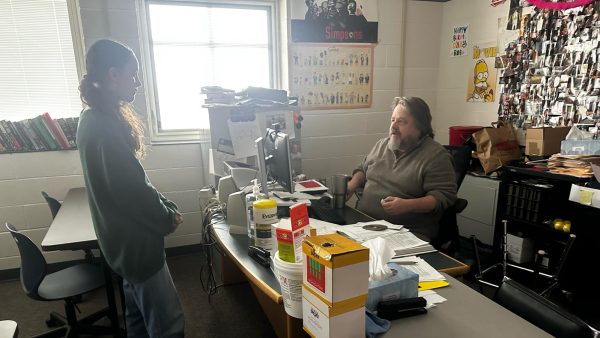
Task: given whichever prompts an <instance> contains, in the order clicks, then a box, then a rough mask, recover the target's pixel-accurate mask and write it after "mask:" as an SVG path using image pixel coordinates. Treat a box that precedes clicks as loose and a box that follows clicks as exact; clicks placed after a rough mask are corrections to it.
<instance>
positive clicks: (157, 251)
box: [77, 40, 184, 338]
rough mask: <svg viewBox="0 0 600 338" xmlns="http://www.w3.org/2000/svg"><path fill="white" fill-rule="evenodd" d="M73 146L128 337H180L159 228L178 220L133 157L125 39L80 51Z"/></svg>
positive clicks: (132, 89) (130, 66)
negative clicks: (120, 293) (119, 290)
mask: <svg viewBox="0 0 600 338" xmlns="http://www.w3.org/2000/svg"><path fill="white" fill-rule="evenodd" d="M86 73H87V74H86V75H85V76H84V77H83V79H82V80H81V83H80V85H79V91H80V96H81V100H82V101H83V103H84V104H85V105H86V106H87V107H86V108H85V109H84V110H83V112H82V113H81V117H80V120H79V127H78V130H77V147H78V148H79V156H80V158H81V164H82V167H83V176H84V179H85V186H86V189H87V195H88V200H89V204H90V208H91V211H92V219H93V221H94V228H95V230H96V235H97V237H98V243H99V245H100V249H101V250H102V254H103V255H104V257H105V259H106V261H107V262H108V265H109V266H110V267H111V268H112V270H113V271H115V272H116V273H118V274H119V275H121V276H122V277H123V289H124V292H125V304H126V314H125V318H126V324H127V333H128V336H129V337H161V338H162V337H183V331H184V319H183V310H182V308H181V303H180V301H179V297H178V296H177V291H176V290H175V285H174V284H173V280H172V278H171V274H170V273H169V268H168V267H167V264H166V262H165V252H164V236H166V235H168V234H170V233H172V232H173V231H175V229H176V228H177V226H178V225H179V224H180V223H181V222H182V221H183V219H182V217H181V215H180V214H179V212H178V211H177V206H176V205H175V203H173V202H171V201H169V200H168V199H166V198H165V197H164V196H163V195H162V194H161V193H159V192H158V191H157V190H156V188H154V186H153V185H152V184H151V183H150V181H149V180H148V177H147V176H146V173H145V172H144V168H142V165H141V164H140V162H139V159H141V158H142V157H143V156H144V135H143V127H142V124H141V122H140V120H139V119H138V117H137V116H136V114H135V112H134V111H133V107H132V105H131V102H133V100H134V98H135V94H136V91H137V88H138V87H139V86H140V85H141V83H140V80H139V78H138V61H137V58H136V57H135V55H134V53H133V52H132V51H131V49H129V48H128V47H126V46H124V45H122V44H120V43H118V42H115V41H112V40H99V41H97V42H95V43H94V44H93V45H92V46H91V47H90V48H89V50H88V52H87V55H86Z"/></svg>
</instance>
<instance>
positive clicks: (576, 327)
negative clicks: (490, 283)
mask: <svg viewBox="0 0 600 338" xmlns="http://www.w3.org/2000/svg"><path fill="white" fill-rule="evenodd" d="M494 300H495V301H496V302H497V303H498V304H500V305H502V306H503V307H505V308H507V309H508V310H510V311H512V312H514V313H515V314H516V315H518V316H520V317H522V318H523V319H525V320H527V321H529V322H530V323H532V324H533V325H535V326H537V327H539V328H540V329H542V330H544V331H546V332H548V333H550V334H551V335H553V336H555V337H593V335H594V333H593V331H592V329H591V328H590V327H589V326H588V325H587V324H586V323H585V322H583V321H582V320H581V319H579V318H578V317H576V316H574V315H572V314H570V313H568V312H567V311H566V310H563V309H562V308H559V307H558V306H557V305H555V304H554V303H552V302H550V301H549V300H547V299H546V298H544V297H542V296H540V295H539V294H537V293H535V292H533V291H532V290H530V289H528V288H526V287H524V286H523V285H521V284H519V283H517V282H515V281H513V280H510V279H507V280H505V281H504V282H503V283H502V285H501V286H500V288H499V289H498V291H497V292H496V295H495V297H494Z"/></svg>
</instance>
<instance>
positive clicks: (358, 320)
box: [302, 285, 366, 338]
mask: <svg viewBox="0 0 600 338" xmlns="http://www.w3.org/2000/svg"><path fill="white" fill-rule="evenodd" d="M365 298H366V295H363V297H362V298H358V299H353V300H350V301H344V302H339V303H335V304H333V305H328V304H326V303H324V302H323V301H322V300H321V299H320V298H319V297H318V296H317V295H316V294H315V293H314V291H312V290H311V289H310V288H309V287H308V286H307V285H303V287H302V324H303V325H302V326H303V329H304V331H306V333H308V334H309V335H310V336H311V337H313V338H363V337H364V336H365V306H364V304H365Z"/></svg>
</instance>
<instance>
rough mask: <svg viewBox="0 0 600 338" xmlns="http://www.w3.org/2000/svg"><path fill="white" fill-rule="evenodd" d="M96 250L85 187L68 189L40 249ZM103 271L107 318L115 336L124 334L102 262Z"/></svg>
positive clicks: (110, 279) (109, 271) (108, 269)
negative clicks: (120, 327) (107, 310)
mask: <svg viewBox="0 0 600 338" xmlns="http://www.w3.org/2000/svg"><path fill="white" fill-rule="evenodd" d="M82 249H98V240H97V238H96V231H95V230H94V223H93V222H92V214H91V211H90V206H89V204H88V199H87V195H86V192H85V188H73V189H70V190H69V192H68V193H67V196H66V197H65V200H64V201H63V203H62V206H61V207H60V209H59V211H58V214H56V217H55V218H54V220H53V221H52V223H51V224H50V228H49V229H48V232H47V233H46V236H44V239H43V240H42V250H44V251H55V250H82ZM102 269H103V272H104V278H105V281H106V296H107V300H108V308H109V316H108V317H109V319H110V322H111V327H112V328H113V332H115V335H120V334H121V333H123V332H122V331H121V330H120V329H119V321H118V316H117V306H116V301H115V294H114V288H113V284H112V270H111V269H110V267H109V266H108V264H107V263H106V261H104V259H102Z"/></svg>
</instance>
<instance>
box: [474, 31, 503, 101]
mask: <svg viewBox="0 0 600 338" xmlns="http://www.w3.org/2000/svg"><path fill="white" fill-rule="evenodd" d="M497 51H498V48H497V47H496V43H494V42H490V43H486V44H477V45H475V46H473V52H472V54H471V67H470V69H471V70H470V74H469V77H468V79H467V102H494V100H495V98H496V68H494V60H495V58H496V52H497Z"/></svg>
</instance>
